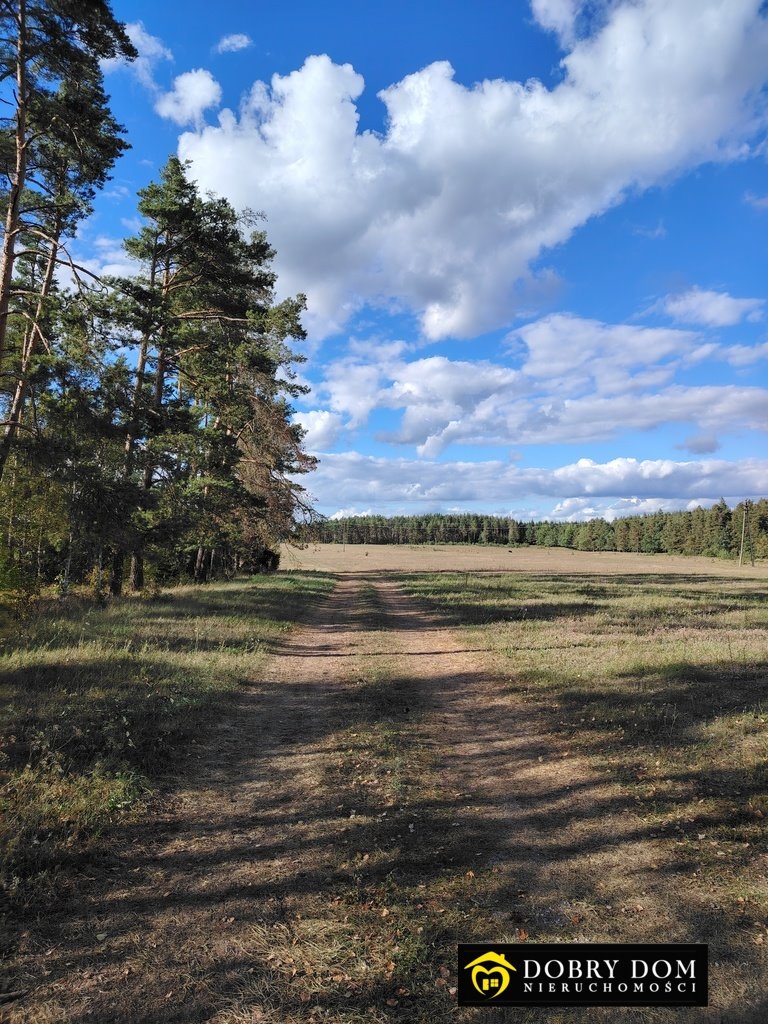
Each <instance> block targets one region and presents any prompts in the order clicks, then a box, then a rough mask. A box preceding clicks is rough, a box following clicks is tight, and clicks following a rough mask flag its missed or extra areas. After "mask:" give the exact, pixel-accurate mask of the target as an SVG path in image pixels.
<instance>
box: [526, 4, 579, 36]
mask: <svg viewBox="0 0 768 1024" xmlns="http://www.w3.org/2000/svg"><path fill="white" fill-rule="evenodd" d="M582 6H583V0H531V10H532V11H533V16H534V18H535V19H536V21H538V23H539V24H540V25H541V27H542V28H545V29H549V30H550V31H552V32H554V33H555V34H556V35H557V37H558V38H559V39H560V40H561V41H562V42H563V43H565V44H570V43H572V42H573V39H574V33H575V26H576V17H577V15H578V13H579V10H580V9H581V7H582Z"/></svg>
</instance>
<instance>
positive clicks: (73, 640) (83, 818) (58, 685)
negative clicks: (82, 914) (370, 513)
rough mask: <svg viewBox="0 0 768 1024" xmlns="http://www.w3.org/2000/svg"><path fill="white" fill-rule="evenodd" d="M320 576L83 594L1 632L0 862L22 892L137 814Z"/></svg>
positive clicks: (52, 876)
mask: <svg viewBox="0 0 768 1024" xmlns="http://www.w3.org/2000/svg"><path fill="white" fill-rule="evenodd" d="M332 587H333V581H332V578H331V577H330V576H328V575H324V574H322V573H301V572H299V573H286V574H278V575H275V576H269V577H259V578H256V579H254V580H251V581H238V582H233V583H220V584H215V585H211V586H208V587H204V588H200V587H198V588H194V587H186V588H179V589H177V590H173V591H169V592H166V593H164V594H162V595H161V596H160V597H158V598H157V599H156V600H153V601H142V600H138V599H136V600H130V599H126V600H122V601H117V602H113V603H111V604H109V605H108V606H107V607H105V608H100V607H96V606H88V605H83V604H77V603H76V602H72V603H70V604H69V605H64V606H63V607H61V608H58V609H56V610H55V611H51V610H48V611H43V612H41V613H39V614H37V615H31V616H28V617H27V618H26V619H25V620H22V621H19V622H15V623H10V622H8V623H6V626H5V628H4V629H3V631H2V632H0V780H1V781H2V784H3V788H2V790H1V791H0V863H3V865H4V876H3V878H2V882H3V884H4V886H5V888H6V891H7V892H8V893H10V895H11V896H12V897H15V898H16V899H18V900H20V901H22V902H26V901H28V900H30V899H39V898H40V897H41V896H42V895H44V894H45V891H46V889H54V888H55V883H56V876H57V875H58V874H59V873H60V872H61V871H62V870H65V869H66V864H67V860H68V857H71V856H74V855H75V854H80V853H82V851H83V849H87V847H88V846H89V845H90V844H92V843H94V841H95V840H96V839H97V838H98V836H99V834H100V833H101V832H102V831H103V830H104V829H105V828H106V827H107V826H108V825H109V824H110V823H112V822H114V821H115V820H117V819H118V818H124V817H125V816H126V815H128V814H131V813H136V812H137V808H140V807H141V805H142V804H143V803H144V802H145V801H146V799H147V798H148V797H149V796H150V794H151V793H152V792H153V791H154V790H155V789H156V788H157V786H158V785H160V784H161V783H162V782H163V780H167V779H168V778H169V777H170V776H171V775H172V774H173V773H174V771H175V770H176V769H177V768H178V767H179V766H180V765H182V764H183V763H184V760H185V758H186V756H187V755H188V750H189V747H190V745H191V744H194V743H195V742H196V740H195V737H196V736H199V735H200V734H201V733H202V732H204V730H205V729H206V725H207V724H208V723H210V721H211V716H216V715H217V714H220V713H221V711H222V708H223V706H224V705H225V702H226V699H227V696H228V695H230V694H232V693H233V692H234V691H235V690H236V689H237V688H238V686H239V685H241V684H242V683H243V682H244V681H246V680H248V679H249V678H251V677H252V676H253V674H254V672H255V669H256V668H257V665H258V661H259V659H260V658H261V657H262V656H263V655H264V654H265V653H266V652H267V651H268V650H269V648H270V645H271V644H272V643H273V642H274V641H275V640H276V639H278V638H279V637H280V636H281V635H282V634H284V633H285V631H287V630H288V629H290V628H291V626H292V624H293V623H294V622H295V621H296V620H297V619H298V618H300V617H301V615H302V613H303V612H304V611H305V610H306V608H307V606H308V603H309V602H311V601H313V600H315V599H317V598H319V597H321V596H322V595H323V594H326V593H328V592H329V591H330V590H331V589H332Z"/></svg>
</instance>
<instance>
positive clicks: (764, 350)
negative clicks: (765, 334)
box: [719, 341, 768, 367]
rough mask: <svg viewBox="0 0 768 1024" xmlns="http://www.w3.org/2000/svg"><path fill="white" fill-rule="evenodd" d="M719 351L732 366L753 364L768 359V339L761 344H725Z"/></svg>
mask: <svg viewBox="0 0 768 1024" xmlns="http://www.w3.org/2000/svg"><path fill="white" fill-rule="evenodd" d="M719 352H720V354H721V355H722V357H723V358H724V359H725V361H726V362H727V363H730V364H731V366H739V367H740V366H751V364H752V363H759V362H760V361H761V360H763V359H768V341H764V342H762V344H760V345H725V346H723V347H722V348H721V349H719Z"/></svg>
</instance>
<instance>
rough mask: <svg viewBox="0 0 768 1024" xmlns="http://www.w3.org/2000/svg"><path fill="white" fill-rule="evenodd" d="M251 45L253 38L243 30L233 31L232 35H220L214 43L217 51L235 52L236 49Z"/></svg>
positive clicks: (243, 48)
mask: <svg viewBox="0 0 768 1024" xmlns="http://www.w3.org/2000/svg"><path fill="white" fill-rule="evenodd" d="M249 46H253V40H252V39H251V37H250V36H247V35H245V33H243V32H233V33H232V35H229V36H222V38H221V39H220V40H219V41H218V43H217V44H216V52H217V53H237V52H238V50H247V49H248V47H249Z"/></svg>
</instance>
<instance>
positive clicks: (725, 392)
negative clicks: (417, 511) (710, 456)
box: [316, 314, 768, 459]
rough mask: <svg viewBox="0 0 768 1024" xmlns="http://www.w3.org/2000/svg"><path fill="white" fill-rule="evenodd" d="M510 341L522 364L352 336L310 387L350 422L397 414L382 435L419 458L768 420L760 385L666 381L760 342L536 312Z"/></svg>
mask: <svg viewBox="0 0 768 1024" xmlns="http://www.w3.org/2000/svg"><path fill="white" fill-rule="evenodd" d="M507 340H508V348H509V353H510V359H511V360H514V361H515V362H516V363H519V365H515V366H511V365H503V364H502V363H500V362H493V361H490V360H467V359H464V360H451V359H448V358H447V357H445V356H430V357H420V358H413V357H412V356H411V354H410V352H409V351H408V349H407V348H406V347H404V346H403V345H392V346H382V347H379V348H377V347H376V346H374V345H371V346H369V347H368V348H367V349H366V347H365V345H363V344H356V345H355V346H354V351H352V353H351V354H349V355H347V356H346V357H344V358H342V359H339V360H337V361H335V362H332V363H330V364H328V366H327V367H326V369H325V377H324V379H322V380H321V381H320V382H319V383H318V384H317V386H316V396H317V398H318V399H319V400H320V401H321V402H323V403H324V404H327V405H328V407H329V408H330V410H332V411H333V412H334V413H335V414H337V415H338V416H341V417H342V418H343V420H344V422H345V425H346V426H349V427H354V428H357V427H360V426H363V425H364V424H365V423H366V421H367V420H368V417H369V416H370V415H371V413H372V412H373V411H374V410H388V411H390V412H391V413H393V414H394V416H395V417H396V419H395V420H394V422H393V424H392V426H391V427H389V429H388V430H387V431H385V432H384V431H382V432H380V433H379V435H378V436H379V440H382V441H387V442H390V443H393V444H399V445H409V446H413V447H415V448H416V451H417V453H418V455H419V456H420V457H422V458H426V459H429V458H435V457H437V456H438V455H440V454H441V453H442V452H443V451H444V450H445V449H446V448H447V447H448V446H449V445H451V444H462V445H475V446H479V445H482V446H487V445H496V446H502V447H505V448H510V447H512V446H515V445H527V444H543V443H546V444H551V443H570V444H575V443H581V444H586V443H589V442H593V441H606V440H611V439H613V438H616V437H618V436H620V435H621V434H622V433H623V432H625V431H628V430H635V431H640V430H642V431H650V430H654V429H656V428H658V427H661V426H664V425H669V424H684V425H688V426H689V427H692V428H695V429H696V430H697V431H698V433H699V434H714V433H715V432H720V433H722V432H732V431H734V430H740V429H757V430H765V429H766V428H768V390H766V389H765V388H764V387H761V386H757V385H751V384H749V385H747V386H742V385H734V384H730V383H728V384H725V383H724V384H717V385H715V384H710V385H696V386H691V385H687V384H681V383H676V382H675V380H674V377H675V375H676V373H678V371H684V370H686V369H687V368H688V367H689V366H691V365H694V364H696V363H698V362H701V361H702V360H703V359H705V358H711V357H714V358H717V359H719V360H725V361H730V362H731V363H732V364H733V365H747V363H748V361H750V360H751V361H755V360H757V359H758V358H761V357H763V358H764V357H765V356H766V355H768V344H765V345H757V346H754V347H749V346H730V347H725V346H723V347H721V346H719V345H717V344H711V345H701V344H700V342H699V337H698V335H697V334H695V333H692V332H690V331H682V330H677V329H673V328H648V327H640V326H637V325H626V324H604V323H601V322H600V321H596V320H588V319H584V318H579V317H575V316H572V315H570V314H556V315H552V316H548V317H544V318H542V319H540V320H537V321H534V322H533V323H530V324H527V325H525V326H524V327H522V328H519V329H518V330H516V331H514V332H512V333H511V334H510V335H509V336H508V339H507ZM398 414H399V415H398Z"/></svg>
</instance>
